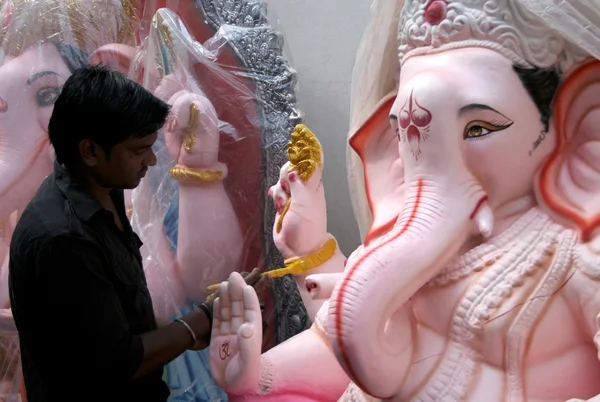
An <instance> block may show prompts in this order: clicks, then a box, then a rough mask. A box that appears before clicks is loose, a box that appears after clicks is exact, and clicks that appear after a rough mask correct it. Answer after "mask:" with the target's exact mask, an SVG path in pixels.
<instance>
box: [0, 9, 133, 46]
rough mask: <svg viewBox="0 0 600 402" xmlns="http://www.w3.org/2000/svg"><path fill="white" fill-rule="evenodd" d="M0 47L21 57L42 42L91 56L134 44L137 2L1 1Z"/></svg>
mask: <svg viewBox="0 0 600 402" xmlns="http://www.w3.org/2000/svg"><path fill="white" fill-rule="evenodd" d="M0 27H1V28H0V46H1V47H2V49H3V50H4V52H5V53H6V54H12V55H17V54H20V53H21V52H22V51H23V50H25V49H27V48H29V47H30V46H32V45H34V44H35V43H39V42H49V41H51V42H61V43H64V44H68V45H71V46H74V47H76V48H78V49H80V50H82V51H84V52H85V53H87V54H90V53H92V52H93V51H94V50H96V49H98V48H99V47H101V46H103V45H106V44H109V43H122V44H133V43H134V40H135V38H134V32H135V28H136V14H135V6H134V3H133V0H0Z"/></svg>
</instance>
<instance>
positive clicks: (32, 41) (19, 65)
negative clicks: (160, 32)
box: [0, 0, 136, 401]
mask: <svg viewBox="0 0 600 402" xmlns="http://www.w3.org/2000/svg"><path fill="white" fill-rule="evenodd" d="M134 8H135V7H134V4H133V3H132V2H130V1H129V0H122V1H106V0H103V1H100V0H64V1H63V0H44V1H35V0H0V27H1V30H0V222H1V223H0V236H1V237H2V243H1V245H0V249H1V251H0V260H1V262H2V268H1V273H0V304H1V305H0V400H6V401H24V400H25V391H24V386H23V381H22V374H21V367H20V352H19V345H18V337H17V333H16V327H15V324H14V320H13V317H12V313H11V310H10V300H9V294H8V258H9V255H8V254H9V245H10V239H11V236H12V231H13V229H14V227H15V225H16V221H17V219H18V216H19V211H21V210H22V209H23V208H24V207H25V206H26V205H27V203H28V202H29V200H30V199H31V198H32V197H33V195H34V194H35V192H36V190H37V188H38V186H39V185H40V184H41V183H42V181H43V180H44V178H45V177H46V176H47V175H48V174H50V173H51V172H52V169H53V160H54V154H53V151H52V149H51V147H50V145H49V142H48V133H47V131H48V121H49V118H50V115H51V113H52V106H53V104H54V101H55V100H56V97H57V96H58V94H59V93H60V88H61V86H62V85H63V83H64V82H65V80H66V79H67V78H68V76H69V75H70V74H71V72H72V71H73V70H74V69H76V68H78V67H80V66H82V65H84V64H86V63H87V58H88V55H89V54H90V53H91V52H93V51H95V50H96V49H98V48H99V47H101V46H103V45H106V44H110V43H122V44H127V45H131V44H134V43H135V38H134V35H133V33H134V31H135V29H136V22H135V21H136V19H135V15H134ZM54 313H56V314H62V313H65V314H68V312H54ZM48 347H53V345H48Z"/></svg>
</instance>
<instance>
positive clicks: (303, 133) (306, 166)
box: [288, 124, 323, 183]
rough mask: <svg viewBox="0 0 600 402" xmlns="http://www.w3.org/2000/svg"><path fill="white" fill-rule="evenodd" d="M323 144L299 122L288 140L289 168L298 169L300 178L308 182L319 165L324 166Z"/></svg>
mask: <svg viewBox="0 0 600 402" xmlns="http://www.w3.org/2000/svg"><path fill="white" fill-rule="evenodd" d="M321 151H322V149H321V144H320V143H319V140H318V139H317V137H316V136H315V135H314V134H313V133H312V132H311V131H310V130H309V129H308V127H306V126H305V125H304V124H298V125H297V126H296V127H295V128H294V132H292V140H291V141H290V142H288V159H289V161H290V167H289V170H290V171H292V170H296V171H297V172H298V175H299V176H300V179H301V180H302V181H303V182H305V183H306V182H307V181H308V179H310V178H311V176H312V174H313V173H314V172H315V170H316V169H317V167H322V166H323V161H322V160H321Z"/></svg>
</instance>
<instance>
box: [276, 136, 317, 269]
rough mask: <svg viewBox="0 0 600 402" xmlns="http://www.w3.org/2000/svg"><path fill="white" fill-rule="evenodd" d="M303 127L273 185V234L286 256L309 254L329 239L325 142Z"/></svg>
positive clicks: (291, 144) (293, 138)
mask: <svg viewBox="0 0 600 402" xmlns="http://www.w3.org/2000/svg"><path fill="white" fill-rule="evenodd" d="M300 127H301V128H298V127H297V128H296V130H295V131H294V133H293V134H292V141H290V146H289V150H288V154H289V159H290V162H288V163H286V164H285V165H283V166H282V167H281V170H280V174H279V181H278V182H277V183H276V184H275V185H274V186H273V187H271V188H270V189H269V196H270V197H271V198H272V199H273V203H274V205H275V210H276V212H277V213H276V216H275V225H274V228H273V238H274V241H275V245H276V246H277V248H278V249H279V251H280V252H281V254H282V255H283V257H284V258H286V259H287V258H293V257H303V256H306V255H308V254H310V253H312V252H314V251H315V250H318V249H319V248H320V247H321V246H322V245H323V243H324V242H325V241H326V239H327V206H326V203H325V191H324V189H323V181H322V178H323V167H322V157H323V154H322V151H321V145H320V144H319V142H318V140H317V138H316V137H315V136H314V135H313V134H312V133H311V132H310V131H308V129H306V128H304V127H302V126H300Z"/></svg>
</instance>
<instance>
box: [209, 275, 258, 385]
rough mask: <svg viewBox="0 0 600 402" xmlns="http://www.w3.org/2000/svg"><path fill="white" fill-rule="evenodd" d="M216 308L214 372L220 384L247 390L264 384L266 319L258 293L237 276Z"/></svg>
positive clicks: (225, 286) (212, 350) (223, 289)
mask: <svg viewBox="0 0 600 402" xmlns="http://www.w3.org/2000/svg"><path fill="white" fill-rule="evenodd" d="M220 290H221V292H220V296H219V298H217V299H216V300H215V303H214V307H213V314H214V316H213V330H212V335H211V341H210V343H211V348H210V363H211V372H212V375H213V377H214V378H215V380H216V381H217V383H219V384H227V385H229V386H232V387H234V388H239V389H240V390H244V389H246V388H247V387H253V385H254V384H258V383H259V380H260V376H261V373H260V366H259V361H260V354H261V342H262V318H261V311H260V305H259V301H258V297H257V295H256V292H255V291H254V289H253V288H252V286H248V285H246V282H244V279H243V278H242V276H241V275H240V274H238V273H237V272H234V273H232V274H231V276H230V277H229V282H227V283H225V282H224V283H223V284H221V289H220Z"/></svg>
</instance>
